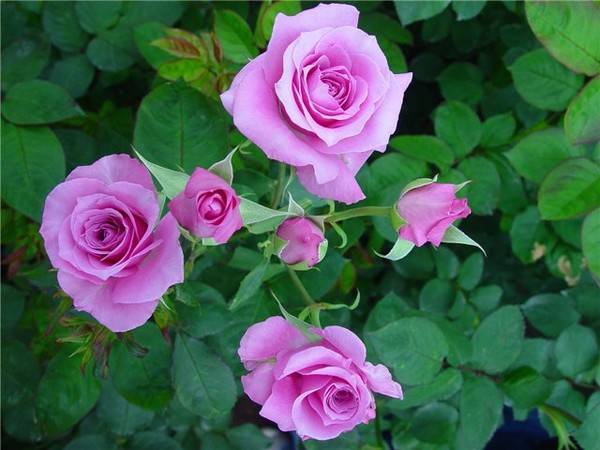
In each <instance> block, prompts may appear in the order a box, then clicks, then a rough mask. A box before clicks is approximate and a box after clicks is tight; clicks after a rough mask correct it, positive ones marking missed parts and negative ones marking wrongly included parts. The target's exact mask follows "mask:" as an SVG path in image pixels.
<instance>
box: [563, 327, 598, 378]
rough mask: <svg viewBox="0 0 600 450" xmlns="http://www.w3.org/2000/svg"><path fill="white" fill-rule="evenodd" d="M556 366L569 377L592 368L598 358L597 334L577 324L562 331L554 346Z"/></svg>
mask: <svg viewBox="0 0 600 450" xmlns="http://www.w3.org/2000/svg"><path fill="white" fill-rule="evenodd" d="M554 356H555V358H556V367H557V368H558V370H559V371H560V372H561V373H562V374H563V375H565V376H567V377H575V376H576V375H579V374H580V373H581V372H583V371H585V370H588V369H590V368H591V367H592V366H593V365H594V364H595V363H596V361H597V360H598V342H597V340H596V334H595V333H594V332H593V331H592V330H591V329H590V328H587V327H584V326H581V325H578V324H575V325H571V326H570V327H569V328H567V329H566V330H564V331H563V332H562V333H560V336H559V337H558V339H557V341H556V346H555V347H554Z"/></svg>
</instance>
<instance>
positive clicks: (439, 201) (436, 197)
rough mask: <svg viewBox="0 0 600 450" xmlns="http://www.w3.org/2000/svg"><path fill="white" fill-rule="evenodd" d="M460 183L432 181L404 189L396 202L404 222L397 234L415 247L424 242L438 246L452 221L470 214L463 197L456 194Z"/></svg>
mask: <svg viewBox="0 0 600 450" xmlns="http://www.w3.org/2000/svg"><path fill="white" fill-rule="evenodd" d="M460 187H462V186H460V185H458V186H457V185H454V184H446V183H435V182H433V183H428V184H425V185H423V186H419V187H415V188H413V189H410V190H408V191H407V192H405V193H404V194H403V195H402V196H401V197H400V199H399V200H398V203H397V204H396V210H397V211H398V214H399V215H400V217H401V218H402V219H403V220H404V221H405V222H406V223H405V224H404V225H402V226H401V227H400V230H399V235H400V238H402V239H404V240H407V241H410V242H412V243H414V244H415V245H416V246H417V247H421V246H422V245H423V244H425V243H427V242H430V243H431V244H433V245H434V246H436V247H438V246H439V245H440V243H441V242H442V239H443V237H444V233H445V232H446V230H447V229H448V228H449V227H450V226H451V225H452V223H453V222H455V221H456V220H459V219H464V218H465V217H467V216H468V215H469V214H471V209H470V208H469V205H468V203H467V199H464V198H457V197H456V192H457V190H458V189H460Z"/></svg>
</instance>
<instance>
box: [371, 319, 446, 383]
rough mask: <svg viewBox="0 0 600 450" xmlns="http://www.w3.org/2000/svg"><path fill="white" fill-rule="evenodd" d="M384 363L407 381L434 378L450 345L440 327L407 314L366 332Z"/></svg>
mask: <svg viewBox="0 0 600 450" xmlns="http://www.w3.org/2000/svg"><path fill="white" fill-rule="evenodd" d="M367 336H368V339H369V341H370V343H371V344H372V345H373V348H374V349H375V351H376V352H377V355H378V356H379V358H380V359H381V360H382V362H383V363H384V364H385V365H387V366H388V367H390V368H391V369H392V371H393V372H394V378H395V379H396V380H397V381H398V382H400V383H405V384H413V385H414V384H423V383H428V382H430V381H432V380H433V379H434V377H435V375H436V374H437V373H438V372H439V370H440V368H441V367H442V361H443V359H444V358H445V357H446V355H447V354H448V344H446V339H445V337H444V335H443V333H442V332H441V331H440V329H439V328H438V327H437V326H436V325H435V324H434V323H433V322H431V321H429V320H427V319H424V318H421V317H408V318H404V319H400V320H397V321H395V322H392V323H390V324H388V325H386V326H384V327H383V328H380V329H379V330H377V331H373V332H371V333H367Z"/></svg>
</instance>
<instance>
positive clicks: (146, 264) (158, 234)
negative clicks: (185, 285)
mask: <svg viewBox="0 0 600 450" xmlns="http://www.w3.org/2000/svg"><path fill="white" fill-rule="evenodd" d="M154 240H155V241H161V244H160V245H159V246H158V247H157V248H156V249H154V250H153V251H152V252H151V253H150V254H149V255H148V256H147V257H146V258H145V259H144V260H143V261H142V262H141V263H140V264H139V265H138V267H137V271H136V272H135V273H134V274H133V275H131V276H128V277H124V278H119V279H118V280H117V281H115V285H114V289H113V292H112V300H113V302H115V303H127V304H130V303H143V302H148V301H153V300H158V299H160V297H162V295H163V294H164V293H165V292H166V291H167V289H169V288H170V287H171V286H173V285H174V284H178V283H181V282H183V251H182V250H181V245H180V244H179V229H178V228H177V221H176V220H175V218H174V217H173V216H172V215H171V214H167V215H166V216H165V217H164V218H163V219H162V220H161V221H160V224H159V225H158V227H157V228H156V231H155V233H154Z"/></svg>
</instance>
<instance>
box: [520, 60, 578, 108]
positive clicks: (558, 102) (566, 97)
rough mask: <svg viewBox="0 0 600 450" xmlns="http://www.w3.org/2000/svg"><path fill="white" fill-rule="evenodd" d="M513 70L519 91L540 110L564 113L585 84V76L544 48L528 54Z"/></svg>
mask: <svg viewBox="0 0 600 450" xmlns="http://www.w3.org/2000/svg"><path fill="white" fill-rule="evenodd" d="M509 69H510V72H511V74H512V77H513V80H514V82H515V88H516V89H517V92H518V93H519V94H520V95H521V97H523V98H524V99H525V100H526V101H527V102H528V103H530V104H532V105H533V106H535V107H536V108H539V109H549V110H551V111H562V110H563V109H565V108H566V107H567V105H568V104H569V102H570V101H571V99H572V98H573V97H574V96H575V95H576V94H577V92H579V89H580V88H581V86H582V84H583V76H582V75H576V74H574V73H573V72H571V71H570V70H569V69H567V68H566V67H565V66H563V65H562V64H560V63H559V62H558V61H556V60H555V59H554V58H552V56H550V55H549V54H548V53H547V52H546V50H544V49H539V50H534V51H532V52H529V53H525V54H524V55H522V56H520V57H519V58H518V59H517V60H516V61H515V62H514V63H513V64H512V65H511V66H510V67H509Z"/></svg>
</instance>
